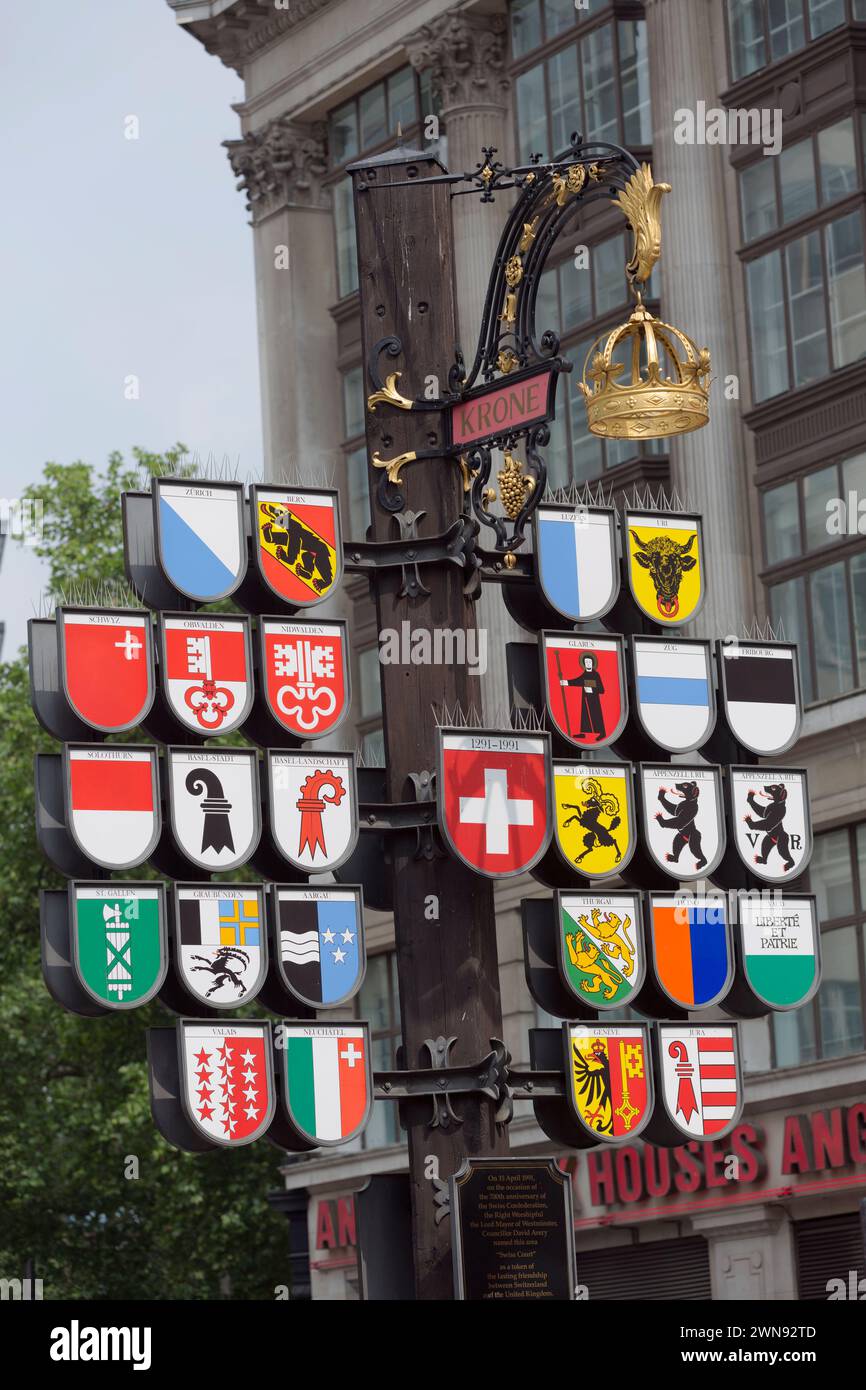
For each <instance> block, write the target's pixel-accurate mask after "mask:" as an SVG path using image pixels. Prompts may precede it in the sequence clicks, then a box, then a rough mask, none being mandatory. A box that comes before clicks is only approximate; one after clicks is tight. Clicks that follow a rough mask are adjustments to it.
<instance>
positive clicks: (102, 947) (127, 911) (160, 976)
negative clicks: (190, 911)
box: [68, 881, 168, 1009]
mask: <svg viewBox="0 0 866 1390" xmlns="http://www.w3.org/2000/svg"><path fill="white" fill-rule="evenodd" d="M68 896H69V932H70V938H71V941H72V960H73V963H74V966H75V973H76V975H77V976H78V979H79V981H80V983H81V985H82V986H83V987H84V989H85V990H86V991H87V993H88V994H89V995H91V996H92V998H94V999H96V1000H97V1001H98V1002H99V1003H100V1004H102V1005H103V1006H104V1007H105V1008H107V1009H137V1008H138V1007H139V1006H140V1005H142V1004H146V1003H147V1002H148V1000H149V999H152V998H153V996H154V995H155V994H156V993H157V991H158V990H159V988H160V986H161V985H162V982H163V980H164V979H165V974H166V969H167V966H168V948H167V945H166V930H165V890H164V888H163V885H162V884H161V883H120V882H117V881H115V882H113V883H105V882H102V883H81V882H78V883H70V885H69V895H68Z"/></svg>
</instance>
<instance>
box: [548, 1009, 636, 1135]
mask: <svg viewBox="0 0 866 1390" xmlns="http://www.w3.org/2000/svg"><path fill="white" fill-rule="evenodd" d="M562 1032H563V1038H564V1042H565V1094H566V1097H567V1099H568V1104H569V1108H570V1110H571V1113H572V1115H573V1116H574V1118H575V1119H576V1120H577V1122H578V1124H579V1125H580V1127H581V1128H582V1129H584V1130H586V1131H587V1133H588V1134H590V1135H591V1136H592V1137H593V1138H594V1139H596V1140H598V1142H599V1143H600V1144H617V1143H621V1142H622V1141H623V1140H626V1139H636V1138H637V1137H638V1135H639V1134H640V1133H641V1131H642V1130H643V1129H644V1127H645V1125H646V1123H647V1121H648V1120H649V1117H650V1115H651V1114H652V1105H653V1087H652V1065H651V1062H650V1047H649V1032H648V1028H647V1025H646V1024H645V1023H564V1024H563V1025H562Z"/></svg>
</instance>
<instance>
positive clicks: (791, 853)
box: [729, 766, 812, 883]
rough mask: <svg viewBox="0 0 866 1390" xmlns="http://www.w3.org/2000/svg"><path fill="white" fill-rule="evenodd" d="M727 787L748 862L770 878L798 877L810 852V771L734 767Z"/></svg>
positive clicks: (738, 839) (740, 852) (739, 843)
mask: <svg viewBox="0 0 866 1390" xmlns="http://www.w3.org/2000/svg"><path fill="white" fill-rule="evenodd" d="M729 791H730V798H731V822H732V830H733V834H734V843H735V844H736V846H737V853H738V855H739V856H740V859H741V860H742V861H743V863H744V864H745V865H746V867H747V868H748V869H750V870H751V872H752V873H753V874H755V875H757V877H758V878H761V879H764V881H765V882H766V883H783V882H784V881H785V880H786V879H794V878H798V877H799V876H800V874H801V873H803V871H804V870H805V869H806V868H807V866H808V863H809V860H810V858H811V857H812V818H811V816H810V814H809V789H808V784H807V781H806V773H805V772H804V771H802V770H798V771H794V770H791V769H789V768H771V767H766V766H761V767H732V768H731V769H730V782H729Z"/></svg>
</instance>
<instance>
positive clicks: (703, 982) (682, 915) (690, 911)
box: [649, 893, 734, 1010]
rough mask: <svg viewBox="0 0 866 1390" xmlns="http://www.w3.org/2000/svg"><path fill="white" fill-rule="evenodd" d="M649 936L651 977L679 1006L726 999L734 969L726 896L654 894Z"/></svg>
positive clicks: (690, 1007)
mask: <svg viewBox="0 0 866 1390" xmlns="http://www.w3.org/2000/svg"><path fill="white" fill-rule="evenodd" d="M649 932H650V941H651V944H652V949H651V958H652V968H653V974H654V975H655V978H656V981H657V983H658V984H659V985H660V986H661V988H662V990H663V991H664V993H665V995H666V996H667V998H668V999H669V1000H670V1001H671V1003H672V1004H673V1005H674V1006H675V1007H676V1008H680V1009H687V1010H693V1009H707V1008H709V1007H710V1006H711V1005H713V1004H718V1003H720V1002H721V1001H722V1000H723V999H724V998H725V996H726V995H727V993H728V990H729V989H730V987H731V980H732V978H733V969H734V966H733V956H732V952H731V934H730V928H729V925H728V911H727V901H726V899H725V897H724V894H714V895H707V894H703V893H675V894H671V895H665V894H660V893H651V894H650V899H649Z"/></svg>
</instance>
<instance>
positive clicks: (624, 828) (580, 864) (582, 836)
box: [553, 760, 636, 880]
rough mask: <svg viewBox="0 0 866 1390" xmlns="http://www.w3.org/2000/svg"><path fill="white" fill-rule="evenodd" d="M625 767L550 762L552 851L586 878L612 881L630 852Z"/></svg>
mask: <svg viewBox="0 0 866 1390" xmlns="http://www.w3.org/2000/svg"><path fill="white" fill-rule="evenodd" d="M632 778H633V773H632V766H631V763H567V762H559V761H558V760H554V763H553V801H554V813H555V826H556V847H557V849H558V851H559V854H560V856H561V858H562V859H563V860H564V861H565V863H566V864H568V866H569V867H570V868H572V869H575V870H576V871H577V872H578V873H579V874H583V875H584V876H585V877H586V878H593V879H601V880H604V879H606V878H615V877H616V876H617V875H618V874H620V873H621V872H622V870H623V869H624V868H625V867H626V865H627V864H628V863H629V861H630V859H631V857H632V855H633V854H634V848H635V833H636V827H635V814H634V801H633V794H632Z"/></svg>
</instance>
